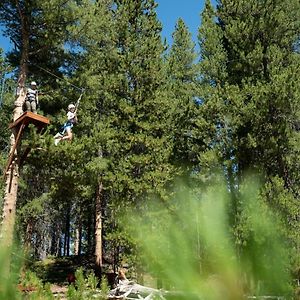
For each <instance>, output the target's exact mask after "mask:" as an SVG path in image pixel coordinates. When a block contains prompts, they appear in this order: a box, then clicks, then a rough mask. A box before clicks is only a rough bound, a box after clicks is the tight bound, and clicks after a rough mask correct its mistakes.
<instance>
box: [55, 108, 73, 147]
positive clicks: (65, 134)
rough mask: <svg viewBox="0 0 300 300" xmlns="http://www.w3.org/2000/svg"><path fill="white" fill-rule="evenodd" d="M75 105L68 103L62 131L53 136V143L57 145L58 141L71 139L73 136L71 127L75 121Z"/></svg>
mask: <svg viewBox="0 0 300 300" xmlns="http://www.w3.org/2000/svg"><path fill="white" fill-rule="evenodd" d="M76 113H77V107H76V106H75V105H74V104H72V103H71V104H69V105H68V112H67V121H66V122H65V123H64V125H63V128H62V131H61V132H59V133H57V134H56V135H55V136H54V144H55V146H57V145H58V143H59V142H60V141H63V140H68V141H71V140H72V137H73V133H72V128H73V126H74V124H76V123H77V115H76Z"/></svg>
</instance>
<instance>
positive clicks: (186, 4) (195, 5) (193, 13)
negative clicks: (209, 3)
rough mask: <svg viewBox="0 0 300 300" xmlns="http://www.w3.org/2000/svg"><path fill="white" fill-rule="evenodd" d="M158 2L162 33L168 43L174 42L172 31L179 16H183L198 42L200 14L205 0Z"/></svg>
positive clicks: (157, 0)
mask: <svg viewBox="0 0 300 300" xmlns="http://www.w3.org/2000/svg"><path fill="white" fill-rule="evenodd" d="M156 2H157V3H158V7H157V14H158V18H159V20H160V21H161V22H162V25H163V31H162V35H163V37H165V38H166V39H167V42H168V44H171V43H172V33H173V32H174V29H175V24H176V22H177V20H178V19H179V18H182V19H183V20H184V22H185V24H186V25H187V26H188V28H189V30H190V32H191V33H192V38H193V40H194V42H195V43H196V44H197V35H198V27H199V25H200V14H201V12H202V10H203V7H204V0H156Z"/></svg>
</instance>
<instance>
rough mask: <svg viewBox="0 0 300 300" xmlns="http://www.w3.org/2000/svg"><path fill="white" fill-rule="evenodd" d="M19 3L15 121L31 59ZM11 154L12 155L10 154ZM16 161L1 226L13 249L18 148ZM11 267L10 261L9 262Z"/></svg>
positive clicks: (9, 175)
mask: <svg viewBox="0 0 300 300" xmlns="http://www.w3.org/2000/svg"><path fill="white" fill-rule="evenodd" d="M18 4H19V2H18V1H17V2H16V5H17V7H18V9H19V16H20V20H21V28H20V30H21V38H22V49H21V50H20V51H21V59H20V72H19V79H18V87H17V91H18V93H17V98H16V101H15V103H14V104H15V108H14V111H13V121H15V120H16V119H18V118H19V117H20V116H21V115H22V113H23V109H22V106H23V104H24V101H25V96H26V90H25V81H26V77H27V73H28V57H29V24H28V17H27V15H26V14H25V13H24V11H22V10H21V9H20V8H19V6H18ZM16 134H17V132H16V129H14V130H13V133H12V135H11V138H10V152H12V151H13V149H14V146H15V140H16ZM10 154H11V153H10ZM13 155H14V157H15V159H14V160H13V162H12V164H11V165H10V166H9V168H8V170H7V172H6V174H5V176H6V182H5V193H4V201H3V202H4V205H3V214H2V226H1V236H2V238H3V239H4V240H5V245H6V247H8V248H9V247H11V245H12V242H13V231H14V225H15V217H16V203H17V193H18V184H19V176H20V173H19V172H20V157H19V153H18V149H17V148H16V150H15V153H13ZM7 263H8V265H9V260H8V262H7Z"/></svg>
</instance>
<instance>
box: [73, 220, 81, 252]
mask: <svg viewBox="0 0 300 300" xmlns="http://www.w3.org/2000/svg"><path fill="white" fill-rule="evenodd" d="M81 238H82V226H81V221H80V223H79V224H78V225H77V227H76V229H75V240H74V254H75V255H80V254H81Z"/></svg>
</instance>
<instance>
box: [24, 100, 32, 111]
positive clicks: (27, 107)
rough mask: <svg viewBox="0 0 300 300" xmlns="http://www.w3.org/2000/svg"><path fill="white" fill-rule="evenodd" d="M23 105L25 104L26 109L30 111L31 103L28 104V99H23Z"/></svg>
mask: <svg viewBox="0 0 300 300" xmlns="http://www.w3.org/2000/svg"><path fill="white" fill-rule="evenodd" d="M25 105H26V111H31V104H30V101H28V100H26V101H25Z"/></svg>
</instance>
